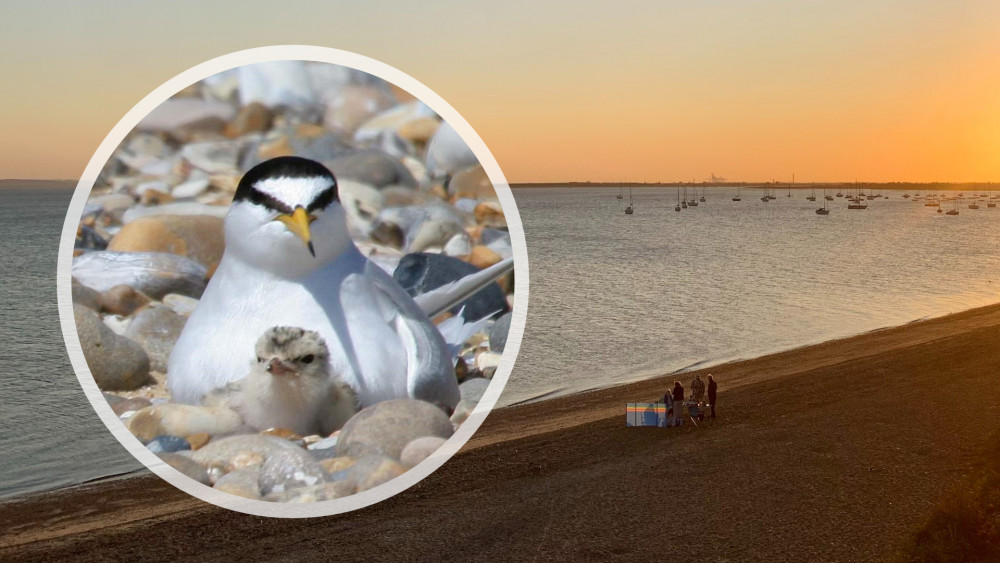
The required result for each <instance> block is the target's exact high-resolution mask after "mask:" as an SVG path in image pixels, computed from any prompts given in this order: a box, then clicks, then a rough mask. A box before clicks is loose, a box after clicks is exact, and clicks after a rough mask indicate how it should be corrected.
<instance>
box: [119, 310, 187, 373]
mask: <svg viewBox="0 0 1000 563" xmlns="http://www.w3.org/2000/svg"><path fill="white" fill-rule="evenodd" d="M186 320H187V319H186V317H182V316H180V315H178V314H177V313H175V312H174V311H173V309H171V308H170V307H167V306H164V305H160V304H155V305H150V306H149V307H146V308H145V309H143V310H142V311H139V313H138V314H137V315H136V316H135V318H134V319H132V322H131V323H130V324H129V326H128V330H126V332H125V336H127V337H129V338H131V339H132V340H134V341H136V342H138V343H139V344H140V345H142V348H143V349H144V350H145V351H146V354H147V355H148V356H149V364H150V368H151V369H153V370H154V371H158V372H161V373H166V371H167V360H168V359H169V358H170V351H171V350H173V349H174V344H175V343H176V342H177V339H178V338H180V335H181V331H182V330H183V329H184V323H185V321H186Z"/></svg>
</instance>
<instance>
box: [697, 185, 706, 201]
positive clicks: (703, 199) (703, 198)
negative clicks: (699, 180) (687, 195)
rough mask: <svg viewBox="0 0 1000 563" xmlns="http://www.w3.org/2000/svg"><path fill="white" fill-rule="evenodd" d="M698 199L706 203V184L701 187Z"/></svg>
mask: <svg viewBox="0 0 1000 563" xmlns="http://www.w3.org/2000/svg"><path fill="white" fill-rule="evenodd" d="M698 201H700V202H702V203H705V187H704V186H702V188H701V197H700V198H698Z"/></svg>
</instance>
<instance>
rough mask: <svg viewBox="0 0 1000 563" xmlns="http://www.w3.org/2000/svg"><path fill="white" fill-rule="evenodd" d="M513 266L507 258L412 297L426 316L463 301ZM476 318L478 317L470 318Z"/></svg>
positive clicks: (434, 314)
mask: <svg viewBox="0 0 1000 563" xmlns="http://www.w3.org/2000/svg"><path fill="white" fill-rule="evenodd" d="M513 268H514V259H513V258H507V259H505V260H501V261H500V262H497V263H496V264H494V265H492V266H490V267H489V268H486V269H485V270H481V271H479V272H476V273H474V274H469V275H468V276H465V277H464V278H462V279H459V280H455V281H453V282H451V283H448V284H445V285H442V286H441V287H438V288H435V289H432V290H431V291H428V292H427V293H422V294H420V295H418V296H416V297H414V298H413V300H414V301H415V302H416V304H417V306H418V307H420V309H421V310H422V311H423V312H424V313H426V314H427V316H428V317H431V318H433V317H436V316H438V315H440V314H441V313H443V312H445V311H447V310H448V309H451V308H452V307H454V306H455V305H458V304H459V303H461V302H462V301H465V300H466V299H468V298H469V296H471V295H472V294H474V293H476V292H477V291H479V290H480V289H482V288H484V287H486V286H488V285H489V284H491V283H493V282H494V281H496V280H498V279H499V278H500V277H501V276H503V275H504V274H506V273H507V272H509V271H511V270H512V269H513ZM472 320H478V319H472Z"/></svg>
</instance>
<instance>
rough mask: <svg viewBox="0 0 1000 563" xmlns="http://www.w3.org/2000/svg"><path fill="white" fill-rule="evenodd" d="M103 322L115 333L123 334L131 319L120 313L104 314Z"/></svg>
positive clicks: (126, 330)
mask: <svg viewBox="0 0 1000 563" xmlns="http://www.w3.org/2000/svg"><path fill="white" fill-rule="evenodd" d="M104 324H105V326H107V327H108V328H110V329H111V332H114V333H115V334H118V335H121V336H125V333H126V332H128V325H130V324H132V319H131V318H128V317H123V316H121V315H104Z"/></svg>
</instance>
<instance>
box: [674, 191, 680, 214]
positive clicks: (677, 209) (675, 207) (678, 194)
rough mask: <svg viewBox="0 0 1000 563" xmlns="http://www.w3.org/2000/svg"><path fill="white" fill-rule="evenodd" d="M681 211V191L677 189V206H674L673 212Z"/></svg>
mask: <svg viewBox="0 0 1000 563" xmlns="http://www.w3.org/2000/svg"><path fill="white" fill-rule="evenodd" d="M680 210H681V189H680V188H677V205H676V206H674V211H680Z"/></svg>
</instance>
